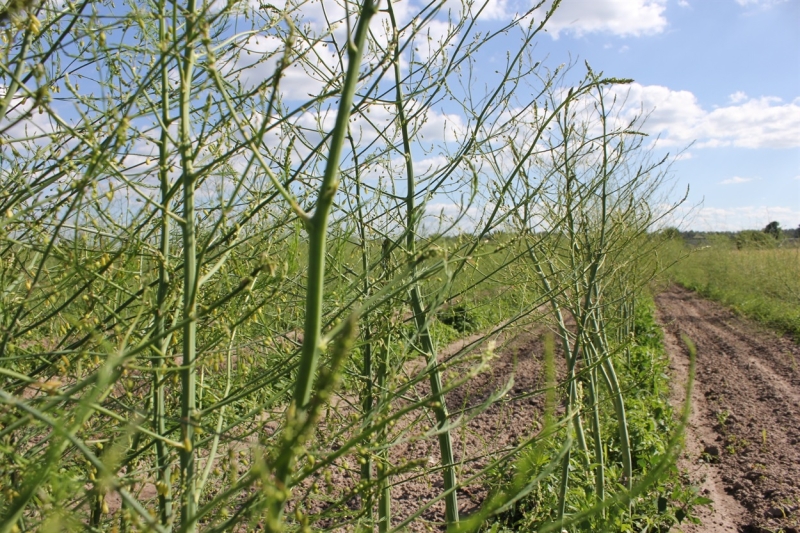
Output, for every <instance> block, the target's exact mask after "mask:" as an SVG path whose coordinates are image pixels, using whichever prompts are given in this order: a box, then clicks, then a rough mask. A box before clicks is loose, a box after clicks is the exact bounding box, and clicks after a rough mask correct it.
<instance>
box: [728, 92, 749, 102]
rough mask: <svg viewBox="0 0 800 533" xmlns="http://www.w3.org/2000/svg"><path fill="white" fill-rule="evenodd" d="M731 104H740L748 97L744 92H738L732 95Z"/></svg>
mask: <svg viewBox="0 0 800 533" xmlns="http://www.w3.org/2000/svg"><path fill="white" fill-rule="evenodd" d="M729 98H730V100H731V103H734V104H740V103H742V102H744V101H745V100H747V95H746V94H745V93H744V92H742V91H736V92H735V93H733V94H732V95H730V96H729Z"/></svg>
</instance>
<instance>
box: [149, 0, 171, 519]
mask: <svg viewBox="0 0 800 533" xmlns="http://www.w3.org/2000/svg"><path fill="white" fill-rule="evenodd" d="M166 19H167V13H166V2H165V1H163V0H162V2H161V3H160V6H159V25H158V34H159V39H160V40H161V41H162V42H163V41H164V40H165V39H166V36H167V20H166ZM161 115H162V117H161V121H162V124H163V126H162V129H161V138H160V142H159V145H158V175H159V180H160V183H161V208H162V209H163V212H162V214H161V236H160V238H161V243H160V251H161V257H160V258H159V262H158V294H157V296H156V316H155V320H154V322H155V324H154V335H155V337H156V339H157V340H156V343H155V351H156V358H155V359H154V360H153V366H154V367H156V371H155V372H154V373H153V407H154V409H153V426H154V427H153V430H154V431H155V433H157V434H158V435H161V436H165V435H166V434H167V425H166V418H165V417H166V402H165V397H164V380H165V379H166V372H165V370H166V360H167V351H168V350H169V341H170V339H171V335H167V333H166V329H167V328H166V314H167V305H166V302H167V296H168V293H169V285H170V268H169V254H170V243H169V232H170V217H169V216H168V214H167V213H168V211H169V210H170V200H169V194H170V188H171V187H170V183H169V173H168V168H167V165H168V157H169V150H168V143H169V132H168V131H167V126H166V125H167V124H169V122H170V113H169V68H168V65H167V62H166V61H164V62H163V63H162V65H161ZM169 455H170V453H169V448H168V447H167V446H166V445H165V443H164V442H163V441H162V440H161V439H158V440H157V441H156V472H157V474H156V475H157V481H156V487H157V489H158V514H159V520H160V521H161V524H162V525H167V524H168V523H169V521H170V520H171V519H172V481H171V476H170V457H169Z"/></svg>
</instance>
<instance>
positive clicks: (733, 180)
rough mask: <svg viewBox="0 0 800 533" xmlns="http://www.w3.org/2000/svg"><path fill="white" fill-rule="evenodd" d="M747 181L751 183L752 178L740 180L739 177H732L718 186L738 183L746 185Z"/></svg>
mask: <svg viewBox="0 0 800 533" xmlns="http://www.w3.org/2000/svg"><path fill="white" fill-rule="evenodd" d="M748 181H753V178H742V177H741V176H734V177H732V178H728V179H726V180H722V181H720V182H719V184H720V185H736V184H739V183H747V182H748Z"/></svg>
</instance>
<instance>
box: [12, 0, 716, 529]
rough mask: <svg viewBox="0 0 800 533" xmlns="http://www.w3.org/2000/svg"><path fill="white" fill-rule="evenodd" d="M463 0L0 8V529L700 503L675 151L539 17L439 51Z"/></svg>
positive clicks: (346, 522)
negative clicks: (668, 325) (558, 65)
mask: <svg viewBox="0 0 800 533" xmlns="http://www.w3.org/2000/svg"><path fill="white" fill-rule="evenodd" d="M10 5H11V4H10ZM440 7H441V6H440V5H435V4H430V5H428V6H427V7H425V8H423V9H422V10H421V11H420V12H419V13H417V14H415V15H414V16H412V17H408V16H407V14H404V15H403V18H402V19H401V18H400V17H399V15H398V16H396V14H395V12H394V8H393V7H392V4H391V3H390V4H388V5H387V6H385V7H384V6H381V9H380V10H379V9H378V5H377V3H373V2H371V1H370V0H368V1H366V2H364V3H363V4H361V5H355V4H345V5H344V7H343V8H342V12H341V13H340V12H338V11H337V12H336V13H333V14H328V13H326V14H325V15H324V16H325V20H326V22H327V24H326V25H324V27H322V29H320V27H319V26H315V25H314V24H313V23H310V22H308V21H309V19H308V18H307V17H309V16H310V15H309V14H308V13H309V10H310V11H311V12H313V13H317V15H318V16H321V15H319V13H318V12H317V11H314V9H316V8H315V7H314V6H310V5H300V6H295V5H289V4H287V6H286V7H285V8H283V9H282V10H279V9H278V8H276V7H275V6H272V5H271V4H270V5H261V6H260V7H259V8H258V9H256V8H255V7H253V6H251V5H249V4H248V5H247V6H242V5H239V4H237V3H236V2H229V3H227V4H225V5H223V4H221V3H214V4H213V5H210V4H208V5H207V4H203V5H200V4H197V3H195V2H194V1H193V0H189V1H188V2H187V4H186V5H185V6H181V7H178V6H177V5H176V4H173V3H169V2H166V0H159V1H155V2H150V3H140V2H138V1H136V0H129V1H123V2H117V3H116V5H115V4H113V3H112V4H110V5H105V4H101V3H97V4H92V5H91V7H87V4H85V3H82V4H79V5H75V4H73V3H71V2H66V3H64V4H54V3H45V4H42V5H41V6H38V5H34V4H30V5H29V4H28V3H24V2H23V3H14V4H13V5H11V7H9V8H8V9H7V10H6V11H4V12H3V16H4V17H6V18H8V21H9V24H8V25H7V26H4V27H3V28H2V29H0V31H1V32H2V36H3V43H4V54H5V55H4V56H3V57H2V59H0V71H1V73H0V76H2V84H3V86H4V87H5V92H4V93H3V95H2V96H0V109H2V113H1V114H0V115H1V116H2V121H1V122H0V150H1V151H0V183H2V188H1V190H2V192H0V219H1V222H0V286H2V295H0V491H1V493H2V498H0V533H6V532H16V531H33V530H38V531H158V532H166V531H176V532H193V531H209V532H210V531H219V532H222V531H271V532H277V531H302V532H305V531H311V530H336V531H374V530H377V531H380V532H386V531H401V530H413V531H426V530H432V529H439V530H444V529H446V530H448V531H478V530H491V531H495V532H497V531H502V530H513V531H519V530H530V531H534V530H537V531H562V530H566V531H601V530H613V531H632V530H636V531H661V530H664V529H665V528H668V527H669V526H670V525H672V524H674V523H676V522H680V521H682V520H688V519H691V509H692V506H693V505H694V504H696V503H703V500H702V498H700V499H698V498H697V497H696V495H695V494H694V493H692V491H691V490H690V489H687V488H685V487H684V486H683V485H681V483H680V480H679V479H678V474H677V471H676V469H675V466H674V462H675V457H676V455H677V454H678V451H679V438H678V437H679V433H680V431H679V425H680V424H679V423H678V421H677V418H678V416H677V415H676V414H675V413H673V412H672V408H671V407H670V405H669V403H668V401H667V397H668V390H667V388H668V385H667V383H668V378H667V375H666V373H667V371H666V365H667V363H666V361H665V357H664V354H663V350H662V348H661V344H660V333H659V332H658V329H657V328H656V327H655V324H654V322H653V309H652V303H651V302H650V301H649V300H648V298H647V296H646V294H645V289H646V287H647V284H648V283H649V282H650V280H651V279H652V278H653V276H654V275H655V274H656V272H657V271H658V270H659V268H660V266H659V265H658V264H656V263H655V262H654V261H653V259H652V258H653V257H655V254H654V251H655V250H656V248H658V247H660V246H662V245H663V244H664V241H663V239H661V238H655V237H652V230H653V228H654V227H656V226H657V225H658V224H659V217H662V216H665V213H664V212H663V211H664V210H663V209H662V210H661V211H659V212H658V213H657V212H656V211H655V210H654V209H653V208H651V207H650V204H651V203H655V202H661V199H660V198H657V194H658V191H659V190H660V189H659V187H660V186H661V184H662V182H663V180H664V179H665V176H666V172H667V168H666V162H665V161H651V160H650V158H649V157H648V153H647V151H646V150H644V149H643V140H642V136H641V134H640V133H638V129H637V128H638V124H639V122H638V119H634V120H633V122H631V120H630V117H626V118H625V119H624V120H623V119H622V117H620V116H619V113H620V110H619V108H618V105H619V104H617V102H616V100H615V99H614V98H611V97H609V96H608V91H609V88H610V87H613V86H614V85H616V84H620V83H625V80H617V79H607V78H604V77H602V75H601V74H598V73H596V72H594V71H592V70H591V69H590V68H589V67H588V66H587V67H586V71H585V73H584V74H582V75H581V76H578V78H577V81H575V82H574V83H568V80H567V78H566V77H565V75H564V72H563V71H561V70H556V71H548V70H546V69H544V68H543V67H540V66H539V65H540V64H539V62H538V61H535V58H533V57H531V56H530V55H529V52H530V50H531V49H532V46H531V45H532V44H533V43H535V40H536V38H537V35H538V34H539V32H540V31H542V29H543V27H544V26H543V24H546V21H547V20H546V17H545V20H544V21H540V20H537V21H536V22H535V23H534V22H532V18H531V17H520V18H517V19H515V20H514V21H513V22H511V23H510V24H509V27H508V28H506V29H505V31H504V32H497V33H496V34H491V35H485V34H477V33H475V30H474V28H473V27H472V25H471V22H470V21H471V18H470V16H469V14H468V13H464V14H462V15H461V18H460V19H457V20H451V22H450V23H451V24H452V28H451V31H450V32H449V33H448V34H447V35H446V36H445V37H443V39H445V42H443V43H439V45H437V48H436V49H437V50H438V52H437V51H435V50H434V51H431V52H430V53H422V52H420V50H421V49H423V48H424V45H425V43H426V42H428V41H429V37H428V35H427V34H426V33H423V29H424V28H425V25H426V24H428V23H430V21H431V20H432V19H433V18H434V17H435V16H436V15H437V10H438V9H439V8H440ZM12 8H13V9H12ZM548 16H549V15H548ZM328 17H338V18H336V20H335V21H331V20H328ZM329 26H330V28H334V29H330V28H329ZM345 28H346V32H345V33H342V32H344V31H345ZM509 32H510V33H512V34H513V35H515V36H516V37H515V38H516V39H517V40H516V41H515V43H516V44H515V45H514V47H515V48H514V50H515V51H514V52H513V53H512V54H511V55H510V56H509V58H508V61H507V62H506V64H505V65H504V67H503V68H504V69H505V70H503V71H498V73H499V74H498V77H497V78H496V79H495V80H494V82H493V83H494V84H493V85H491V84H487V85H483V84H481V85H480V86H478V85H477V84H475V85H471V83H472V80H473V78H474V77H475V76H477V75H478V70H479V69H478V67H477V66H476V65H477V59H479V58H480V54H481V49H482V48H481V47H482V46H484V45H485V43H487V42H489V40H491V39H499V38H504V36H506V35H508V34H509ZM265 43H266V44H265ZM445 50H446V51H447V53H445V52H444V51H445ZM292 76H307V77H308V84H309V88H310V89H309V90H311V91H312V92H311V93H308V94H305V95H301V96H299V95H297V94H287V93H286V92H285V91H283V86H282V83H284V81H282V80H285V79H286V78H287V77H292ZM303 79H305V78H303ZM482 83H483V81H482ZM459 87H460V88H461V89H457V88H459ZM464 87H467V88H469V90H468V91H467V92H466V93H467V94H465V93H464V92H463V91H464V89H463V88H464ZM454 91H455V92H454ZM457 91H462V92H457ZM298 98H299V99H300V100H298ZM442 102H450V103H448V105H458V106H462V107H463V109H462V111H463V113H464V116H466V117H468V119H466V122H465V123H463V124H460V125H459V126H458V128H457V129H456V130H454V131H450V130H448V129H447V128H448V127H449V126H445V127H444V130H447V131H444V132H442V131H439V132H432V128H428V127H427V121H428V120H433V118H431V117H435V116H436V113H439V111H437V110H436V109H437V108H436V106H438V105H444V104H442ZM426 135H427V136H428V138H426ZM437 135H441V138H439V139H438V140H437V137H436V136H437ZM430 137H433V140H430Z"/></svg>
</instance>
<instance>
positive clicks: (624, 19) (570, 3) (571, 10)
mask: <svg viewBox="0 0 800 533" xmlns="http://www.w3.org/2000/svg"><path fill="white" fill-rule="evenodd" d="M545 7H548V6H545ZM665 10H666V2H665V0H563V1H562V2H561V5H560V6H559V8H558V9H557V10H556V12H555V14H554V15H553V18H552V19H550V21H549V22H548V24H547V25H546V28H547V30H548V32H549V33H550V34H551V35H552V36H553V37H554V38H556V39H557V38H558V37H559V36H560V34H561V32H564V33H570V34H573V35H575V36H578V37H580V36H582V35H584V34H587V33H611V34H614V35H617V36H621V37H629V36H632V37H639V36H642V35H652V34H656V33H661V32H662V31H664V30H665V29H666V27H667V19H666V17H665V16H664V11H665ZM544 12H545V8H541V9H539V10H538V12H537V18H539V17H541V16H542V15H543V14H544Z"/></svg>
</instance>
